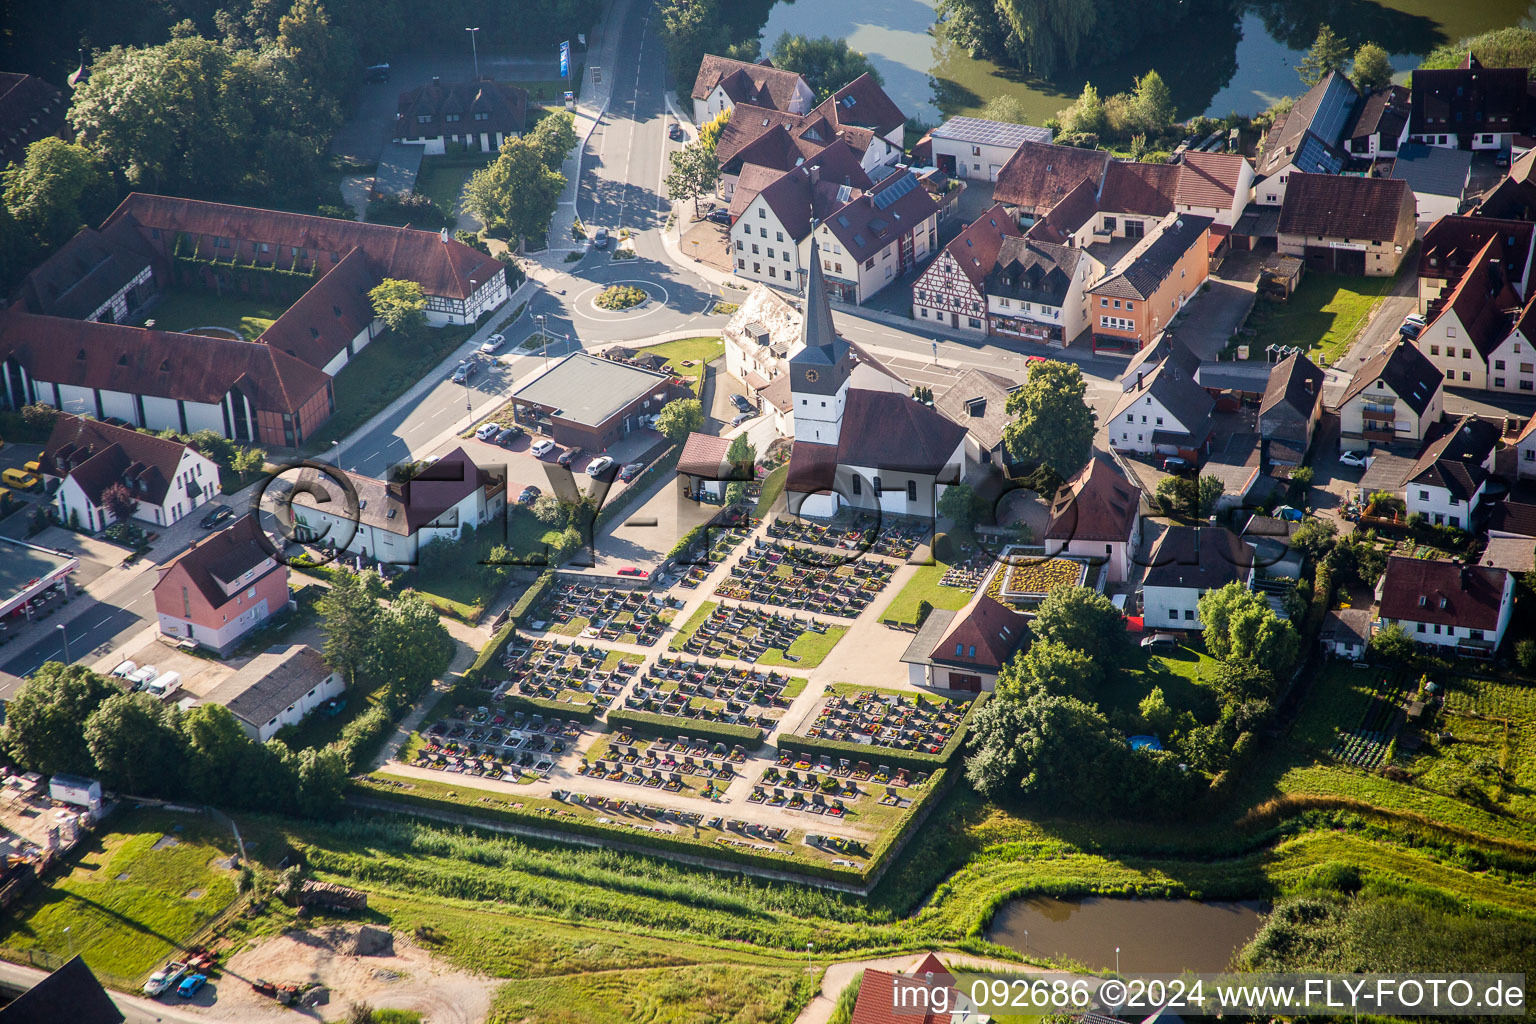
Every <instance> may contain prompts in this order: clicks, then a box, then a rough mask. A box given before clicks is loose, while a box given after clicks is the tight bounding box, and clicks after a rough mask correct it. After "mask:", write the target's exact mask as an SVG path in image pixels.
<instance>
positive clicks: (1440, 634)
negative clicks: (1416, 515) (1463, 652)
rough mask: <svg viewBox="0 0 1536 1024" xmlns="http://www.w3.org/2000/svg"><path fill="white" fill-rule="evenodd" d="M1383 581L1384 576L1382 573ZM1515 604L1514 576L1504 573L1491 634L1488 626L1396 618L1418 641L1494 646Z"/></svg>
mask: <svg viewBox="0 0 1536 1024" xmlns="http://www.w3.org/2000/svg"><path fill="white" fill-rule="evenodd" d="M1382 582H1383V583H1385V582H1386V577H1385V576H1383V577H1382ZM1380 588H1381V584H1377V590H1378V594H1377V599H1378V600H1379V599H1380ZM1514 607H1515V577H1514V574H1513V573H1508V572H1506V573H1504V593H1503V595H1502V596H1501V597H1500V598H1499V617H1498V624H1497V626H1496V627H1495V628H1494V631H1493V635H1491V636H1490V635H1489V634H1488V631H1487V630H1483V629H1470V628H1468V627H1466V626H1454V625H1444V624H1441V623H1438V622H1420V621H1417V620H1414V619H1396V620H1392V621H1395V622H1396V623H1397V624H1398V625H1400V626H1402V627H1403V632H1404V633H1407V634H1408V637H1409V639H1411V640H1414V641H1417V642H1418V643H1421V644H1432V645H1434V646H1437V647H1455V646H1457V645H1458V644H1459V643H1460V642H1461V641H1463V640H1473V641H1477V640H1481V641H1486V642H1488V643H1491V644H1493V646H1494V647H1495V648H1497V647H1498V646H1499V644H1501V643H1502V642H1503V641H1504V631H1505V630H1507V629H1508V628H1509V617H1510V614H1511V613H1512V612H1513V611H1514ZM1387 624H1388V620H1387V619H1383V620H1382V625H1383V626H1385V625H1387Z"/></svg>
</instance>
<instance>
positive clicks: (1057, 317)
mask: <svg viewBox="0 0 1536 1024" xmlns="http://www.w3.org/2000/svg"><path fill="white" fill-rule="evenodd" d="M1103 275H1104V264H1102V263H1100V262H1099V261H1098V260H1097V259H1095V258H1094V257H1092V256H1090V255H1089V254H1088V253H1087V252H1085V251H1082V250H1079V255H1078V259H1077V266H1076V267H1075V268H1074V269H1073V271H1072V283H1071V284H1070V285H1068V286H1067V294H1066V295H1065V296H1064V297H1063V299H1062V303H1061V305H1060V306H1052V305H1048V304H1047V303H1044V302H1025V301H1023V300H1021V299H1010V298H1008V297H1007V296H1005V295H994V294H988V295H987V316H988V318H989V319H990V320H991V321H992V323H993V325H994V327H993V333H994V334H1004V333H1006V334H1008V335H1010V336H1011V335H1013V334H1014V333H1016V332H1014V331H1011V330H1009V331H1004V330H1003V329H1001V327H999V326H998V325H997V323H998V319H999V318H1007V319H1013V320H1024V321H1028V322H1029V323H1033V324H1039V325H1040V326H1041V327H1045V328H1057V327H1059V328H1060V329H1061V338H1062V345H1064V346H1065V345H1070V344H1071V343H1072V340H1073V339H1074V338H1076V337H1077V336H1078V335H1080V334H1082V333H1083V331H1085V330H1086V329H1087V328H1088V326H1089V324H1090V322H1091V318H1090V315H1089V312H1088V288H1089V286H1090V285H1092V284H1093V282H1095V281H1097V280H1098V279H1099V278H1100V277H1102V276H1103Z"/></svg>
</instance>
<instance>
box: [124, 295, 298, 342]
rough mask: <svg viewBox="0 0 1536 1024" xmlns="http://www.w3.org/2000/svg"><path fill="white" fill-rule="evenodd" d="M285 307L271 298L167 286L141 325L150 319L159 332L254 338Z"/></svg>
mask: <svg viewBox="0 0 1536 1024" xmlns="http://www.w3.org/2000/svg"><path fill="white" fill-rule="evenodd" d="M287 308H288V307H287V305H285V304H283V303H281V302H278V301H275V300H272V299H258V298H252V297H250V296H247V295H230V294H226V295H218V294H215V293H214V292H209V291H201V290H197V289H190V288H170V289H167V290H166V291H165V292H163V293H162V294H161V295H160V297H159V298H158V299H156V300H155V304H154V306H153V307H152V308H151V309H150V311H149V312H148V313H147V314H146V317H147V319H146V320H145V321H143V325H144V326H149V322H150V321H153V322H154V326H155V329H156V330H161V331H177V332H180V333H183V334H209V335H212V336H214V337H238V338H240V339H242V340H244V341H255V340H256V339H257V338H259V337H261V335H262V332H263V331H265V330H266V329H267V328H268V327H271V326H272V324H273V322H274V321H276V320H277V318H278V317H280V316H282V315H283V313H284V311H285V310H287Z"/></svg>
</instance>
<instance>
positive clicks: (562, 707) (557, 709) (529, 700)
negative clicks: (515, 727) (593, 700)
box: [501, 693, 597, 723]
mask: <svg viewBox="0 0 1536 1024" xmlns="http://www.w3.org/2000/svg"><path fill="white" fill-rule="evenodd" d="M501 703H503V704H505V705H506V706H507V707H508V708H509V709H510V710H512V711H527V712H530V713H531V714H536V715H553V716H555V717H556V718H574V719H576V720H577V721H579V722H588V723H590V722H595V721H597V709H596V708H594V707H593V706H592V705H591V704H567V703H566V702H565V701H563V700H546V699H544V698H543V697H523V696H520V695H518V694H515V693H509V694H507V695H506V696H505V697H503V698H501Z"/></svg>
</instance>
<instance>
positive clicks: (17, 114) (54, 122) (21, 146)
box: [0, 71, 69, 168]
mask: <svg viewBox="0 0 1536 1024" xmlns="http://www.w3.org/2000/svg"><path fill="white" fill-rule="evenodd" d="M68 110H69V98H68V97H67V96H65V95H64V91H63V90H62V89H60V88H58V87H57V86H55V85H53V84H51V83H49V82H45V81H44V80H43V79H41V78H38V77H37V76H36V75H19V74H16V73H14V72H10V71H5V72H0V168H3V167H6V166H7V165H9V164H12V163H20V162H21V161H22V160H24V159H26V156H27V147H28V146H30V145H32V143H34V142H36V141H37V140H39V139H46V138H48V137H49V136H61V135H62V134H63V133H64V130H65V125H64V114H65V112H66V111H68Z"/></svg>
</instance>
